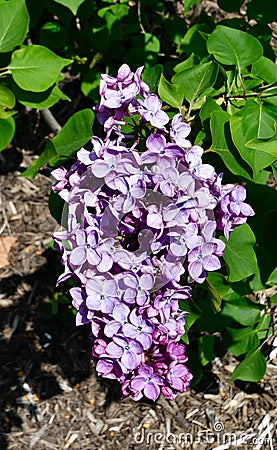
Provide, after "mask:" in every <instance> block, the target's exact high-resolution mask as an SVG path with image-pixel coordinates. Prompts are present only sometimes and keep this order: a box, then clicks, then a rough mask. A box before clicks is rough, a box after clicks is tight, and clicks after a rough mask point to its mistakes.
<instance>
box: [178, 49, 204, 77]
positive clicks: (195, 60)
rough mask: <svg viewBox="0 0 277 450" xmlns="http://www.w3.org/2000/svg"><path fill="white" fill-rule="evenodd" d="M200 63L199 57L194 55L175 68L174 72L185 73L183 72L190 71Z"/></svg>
mask: <svg viewBox="0 0 277 450" xmlns="http://www.w3.org/2000/svg"><path fill="white" fill-rule="evenodd" d="M199 63H200V58H199V56H197V55H195V54H194V53H192V54H191V55H190V56H189V57H188V58H187V59H186V60H185V61H182V62H180V63H179V64H176V66H174V67H173V70H174V72H176V73H179V72H183V70H186V69H189V68H190V67H193V66H197V65H198V64H199Z"/></svg>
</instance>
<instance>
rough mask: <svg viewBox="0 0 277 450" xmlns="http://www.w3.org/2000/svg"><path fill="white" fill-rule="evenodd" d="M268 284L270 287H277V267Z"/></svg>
mask: <svg viewBox="0 0 277 450" xmlns="http://www.w3.org/2000/svg"><path fill="white" fill-rule="evenodd" d="M266 284H268V285H269V286H277V267H276V269H274V270H273V272H271V274H270V275H269V278H268V280H267V282H266Z"/></svg>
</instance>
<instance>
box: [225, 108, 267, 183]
mask: <svg viewBox="0 0 277 450" xmlns="http://www.w3.org/2000/svg"><path fill="white" fill-rule="evenodd" d="M230 126H231V133H232V138H233V141H234V144H235V145H236V147H237V149H238V151H239V153H240V155H241V157H242V158H243V159H244V160H245V161H246V162H247V163H248V164H249V165H250V167H251V168H252V169H253V173H254V175H256V174H257V173H258V172H260V171H261V170H262V169H264V168H265V167H267V166H268V165H270V164H272V162H274V160H275V157H274V156H272V155H271V154H269V153H268V152H266V151H264V150H263V151H262V150H260V149H257V148H256V147H255V150H253V149H252V148H250V147H248V145H249V141H250V140H252V139H256V138H257V137H258V133H259V130H260V133H266V132H267V131H266V130H267V128H265V123H264V121H263V120H262V115H261V107H260V105H259V104H258V103H256V102H255V101H253V100H249V101H247V103H246V105H245V106H244V107H243V108H242V109H241V110H240V111H238V112H237V113H236V114H234V115H233V116H231V118H230ZM246 144H247V146H246Z"/></svg>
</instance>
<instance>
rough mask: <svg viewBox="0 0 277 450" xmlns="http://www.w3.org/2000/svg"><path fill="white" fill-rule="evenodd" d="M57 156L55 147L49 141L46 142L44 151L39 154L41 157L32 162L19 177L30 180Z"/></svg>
mask: <svg viewBox="0 0 277 450" xmlns="http://www.w3.org/2000/svg"><path fill="white" fill-rule="evenodd" d="M57 156H58V154H57V152H56V150H55V147H54V145H53V143H52V141H50V140H49V139H48V140H47V141H46V145H45V149H44V150H43V152H42V153H41V155H40V156H39V157H38V159H36V160H35V161H33V162H32V163H31V164H30V165H29V167H28V168H27V169H26V170H24V172H22V173H21V175H20V176H22V177H26V178H29V179H30V180H32V179H33V178H35V176H36V175H37V173H38V172H39V170H40V169H41V168H42V167H43V166H44V165H45V164H46V163H48V162H49V161H51V160H53V159H55V158H57Z"/></svg>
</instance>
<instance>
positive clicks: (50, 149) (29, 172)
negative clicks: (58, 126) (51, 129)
mask: <svg viewBox="0 0 277 450" xmlns="http://www.w3.org/2000/svg"><path fill="white" fill-rule="evenodd" d="M93 120H94V114H93V112H92V111H91V109H83V110H82V111H78V112H77V113H75V114H74V115H73V116H71V117H70V119H69V120H68V121H67V122H66V124H65V125H64V126H63V128H62V130H61V131H60V133H59V134H57V136H55V137H54V139H53V140H52V141H50V140H47V141H46V146H45V149H44V151H43V152H42V154H41V155H40V156H39V158H38V159H36V160H35V161H33V162H32V164H30V166H29V167H28V169H26V170H25V171H24V172H23V173H22V174H21V175H22V176H24V177H26V178H30V179H33V178H34V177H35V176H36V175H37V173H38V171H39V170H40V169H41V167H43V166H44V165H45V164H46V163H51V164H52V165H54V163H55V162H56V161H59V159H60V157H61V156H67V157H68V156H72V155H73V154H74V152H75V151H76V150H79V149H80V148H81V147H82V146H83V145H84V144H85V143H86V142H88V141H89V139H90V138H91V136H92V125H93Z"/></svg>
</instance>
